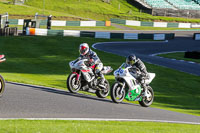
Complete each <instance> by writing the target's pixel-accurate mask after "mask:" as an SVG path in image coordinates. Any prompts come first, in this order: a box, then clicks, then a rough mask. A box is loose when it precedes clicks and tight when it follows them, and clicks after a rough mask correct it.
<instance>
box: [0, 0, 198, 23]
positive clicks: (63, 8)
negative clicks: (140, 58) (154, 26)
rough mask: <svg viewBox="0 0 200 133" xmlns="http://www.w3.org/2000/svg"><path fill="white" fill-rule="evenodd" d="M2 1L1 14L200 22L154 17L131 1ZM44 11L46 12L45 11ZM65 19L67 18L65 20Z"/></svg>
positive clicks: (0, 4) (0, 5)
mask: <svg viewBox="0 0 200 133" xmlns="http://www.w3.org/2000/svg"><path fill="white" fill-rule="evenodd" d="M1 1H2V0H0V13H5V12H9V14H12V15H34V14H35V13H36V12H38V13H39V14H43V13H44V14H46V15H49V14H52V15H53V16H69V17H75V16H79V17H82V18H83V19H93V20H109V19H110V18H122V19H133V20H141V21H168V22H200V19H186V18H175V17H161V16H152V15H149V14H146V13H141V12H140V11H139V9H137V8H136V7H135V6H134V5H133V4H131V0H111V2H110V3H106V2H103V1H102V0H56V1H55V0H45V2H44V3H43V1H42V0H28V1H27V2H26V3H25V5H22V6H20V5H12V4H8V3H5V2H1ZM43 9H44V10H43ZM64 19H65V18H64Z"/></svg>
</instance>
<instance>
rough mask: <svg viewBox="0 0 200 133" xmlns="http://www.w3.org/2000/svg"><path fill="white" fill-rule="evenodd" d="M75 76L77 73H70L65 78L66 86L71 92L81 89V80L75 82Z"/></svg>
mask: <svg viewBox="0 0 200 133" xmlns="http://www.w3.org/2000/svg"><path fill="white" fill-rule="evenodd" d="M76 78H77V75H76V74H74V73H72V74H70V75H69V76H68V78H67V88H68V90H69V91H70V92H71V93H76V92H78V91H79V90H80V89H81V82H80V81H77V84H76Z"/></svg>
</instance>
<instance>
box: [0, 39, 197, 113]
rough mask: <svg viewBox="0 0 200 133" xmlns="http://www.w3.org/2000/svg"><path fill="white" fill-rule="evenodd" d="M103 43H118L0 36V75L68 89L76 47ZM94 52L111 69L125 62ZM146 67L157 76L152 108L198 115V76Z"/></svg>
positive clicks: (12, 79)
mask: <svg viewBox="0 0 200 133" xmlns="http://www.w3.org/2000/svg"><path fill="white" fill-rule="evenodd" d="M106 41H120V40H112V39H111V40H108V39H94V38H75V37H61V36H57V37H56V36H52V37H51V36H50V37H36V36H26V37H23V36H18V37H0V52H1V53H3V54H5V55H6V58H7V61H6V62H4V63H2V64H0V73H1V74H2V75H3V77H4V78H5V79H6V81H13V82H20V83H28V84H35V85H42V86H48V87H55V88H59V89H64V90H67V88H66V79H67V76H68V75H69V74H70V68H69V65H68V63H69V62H70V61H72V60H74V59H76V58H77V57H78V56H79V52H78V49H79V44H80V43H82V42H87V43H89V44H90V45H92V44H94V43H95V42H106ZM121 41H122V40H121ZM95 51H96V52H97V54H98V56H99V57H100V59H101V60H102V62H103V63H104V65H109V66H112V68H113V69H114V70H115V69H117V68H118V67H119V66H120V65H121V64H122V63H123V62H124V61H125V58H124V57H121V56H117V55H113V54H110V53H105V52H102V51H98V50H95ZM146 66H147V69H148V71H149V72H154V73H156V78H155V79H154V80H153V82H152V83H151V86H152V88H153V89H154V92H155V101H154V103H153V105H152V107H157V108H162V109H167V110H172V111H177V112H183V113H187V114H193V115H198V116H200V102H199V101H200V95H199V94H200V88H199V86H200V77H199V76H194V75H190V74H186V73H183V72H179V71H176V70H172V69H169V68H164V67H160V66H156V65H151V64H147V63H146ZM106 78H107V79H108V80H109V82H110V84H111V85H112V84H113V82H114V81H115V79H114V76H113V75H112V73H111V74H110V75H107V76H106ZM108 98H109V97H108ZM135 103H137V102H135Z"/></svg>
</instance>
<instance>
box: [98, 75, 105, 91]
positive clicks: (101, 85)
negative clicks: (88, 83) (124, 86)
mask: <svg viewBox="0 0 200 133" xmlns="http://www.w3.org/2000/svg"><path fill="white" fill-rule="evenodd" d="M98 75H99V77H101V82H100V84H99V86H100V87H102V88H105V84H104V82H105V77H104V75H103V74H102V73H101V72H100V73H99V74H98Z"/></svg>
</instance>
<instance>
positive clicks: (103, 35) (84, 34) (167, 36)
mask: <svg viewBox="0 0 200 133" xmlns="http://www.w3.org/2000/svg"><path fill="white" fill-rule="evenodd" d="M26 35H39V36H73V37H92V38H106V39H111V38H113V39H133V40H138V39H148V40H170V39H174V36H175V34H174V33H168V34H163V33H156V34H149V33H148V34H145V33H140V34H138V33H110V32H89V31H76V30H47V29H39V28H27V29H26Z"/></svg>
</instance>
